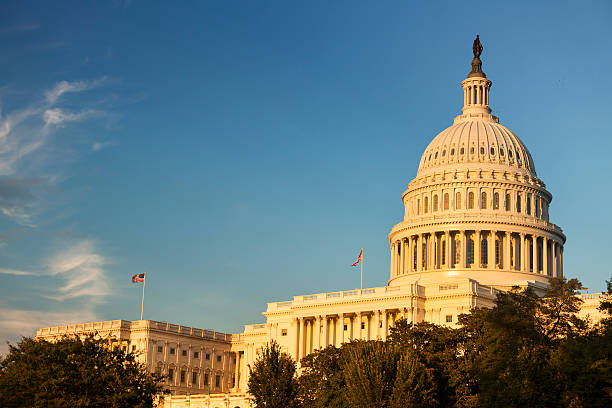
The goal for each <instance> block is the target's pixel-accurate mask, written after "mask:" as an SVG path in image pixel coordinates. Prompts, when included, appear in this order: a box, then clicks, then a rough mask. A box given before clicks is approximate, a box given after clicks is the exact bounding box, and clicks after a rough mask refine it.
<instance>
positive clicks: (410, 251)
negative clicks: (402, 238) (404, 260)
mask: <svg viewBox="0 0 612 408" xmlns="http://www.w3.org/2000/svg"><path fill="white" fill-rule="evenodd" d="M407 247H408V248H407V249H406V250H407V251H408V254H407V255H408V265H406V272H412V265H414V255H413V253H414V240H413V238H412V236H410V237H408V245H407Z"/></svg>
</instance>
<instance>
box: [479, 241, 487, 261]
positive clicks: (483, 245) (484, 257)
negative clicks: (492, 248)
mask: <svg viewBox="0 0 612 408" xmlns="http://www.w3.org/2000/svg"><path fill="white" fill-rule="evenodd" d="M488 255H489V245H488V243H487V240H486V239H483V240H482V241H480V264H481V265H483V266H486V265H487V264H488V262H489V256H488Z"/></svg>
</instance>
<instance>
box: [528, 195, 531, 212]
mask: <svg viewBox="0 0 612 408" xmlns="http://www.w3.org/2000/svg"><path fill="white" fill-rule="evenodd" d="M527 215H531V194H527Z"/></svg>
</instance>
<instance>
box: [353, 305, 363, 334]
mask: <svg viewBox="0 0 612 408" xmlns="http://www.w3.org/2000/svg"><path fill="white" fill-rule="evenodd" d="M355 320H357V321H356V323H357V333H358V334H357V337H356V338H357V340H362V335H363V330H361V312H357V316H356V317H355Z"/></svg>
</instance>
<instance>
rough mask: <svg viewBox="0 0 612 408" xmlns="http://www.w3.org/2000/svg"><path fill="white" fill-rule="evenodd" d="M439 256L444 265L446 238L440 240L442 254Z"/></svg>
mask: <svg viewBox="0 0 612 408" xmlns="http://www.w3.org/2000/svg"><path fill="white" fill-rule="evenodd" d="M440 258H441V259H440V262H441V263H442V265H446V240H444V241H442V254H441V256H440Z"/></svg>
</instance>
